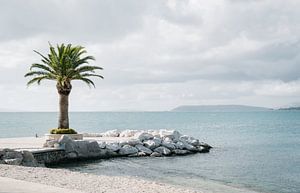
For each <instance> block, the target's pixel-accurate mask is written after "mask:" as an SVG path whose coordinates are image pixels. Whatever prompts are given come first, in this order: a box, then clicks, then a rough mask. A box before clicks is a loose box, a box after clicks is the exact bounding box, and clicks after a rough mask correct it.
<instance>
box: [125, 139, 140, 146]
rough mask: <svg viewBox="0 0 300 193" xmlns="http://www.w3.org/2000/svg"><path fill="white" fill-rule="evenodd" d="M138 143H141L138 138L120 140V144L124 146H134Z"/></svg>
mask: <svg viewBox="0 0 300 193" xmlns="http://www.w3.org/2000/svg"><path fill="white" fill-rule="evenodd" d="M138 144H140V145H141V144H143V143H142V142H141V141H140V140H139V139H130V140H127V141H121V142H120V145H121V146H124V145H131V146H136V145H138Z"/></svg>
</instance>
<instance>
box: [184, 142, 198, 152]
mask: <svg viewBox="0 0 300 193" xmlns="http://www.w3.org/2000/svg"><path fill="white" fill-rule="evenodd" d="M184 145H185V149H187V150H189V151H198V149H197V148H196V147H195V146H193V145H191V144H188V143H186V144H184Z"/></svg>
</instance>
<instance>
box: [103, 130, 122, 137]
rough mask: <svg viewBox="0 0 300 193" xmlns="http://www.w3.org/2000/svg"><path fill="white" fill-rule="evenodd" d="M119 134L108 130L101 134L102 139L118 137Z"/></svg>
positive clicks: (116, 131)
mask: <svg viewBox="0 0 300 193" xmlns="http://www.w3.org/2000/svg"><path fill="white" fill-rule="evenodd" d="M119 135H120V132H119V131H118V130H116V129H115V130H110V131H106V132H105V133H102V136H103V137H119Z"/></svg>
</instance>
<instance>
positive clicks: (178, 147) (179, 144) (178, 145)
mask: <svg viewBox="0 0 300 193" xmlns="http://www.w3.org/2000/svg"><path fill="white" fill-rule="evenodd" d="M175 146H176V148H177V149H184V148H185V144H184V143H183V142H181V141H178V142H177V143H175Z"/></svg>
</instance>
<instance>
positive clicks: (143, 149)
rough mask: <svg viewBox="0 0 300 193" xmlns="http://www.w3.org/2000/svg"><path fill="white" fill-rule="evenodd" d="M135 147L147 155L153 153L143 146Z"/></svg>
mask: <svg viewBox="0 0 300 193" xmlns="http://www.w3.org/2000/svg"><path fill="white" fill-rule="evenodd" d="M135 147H136V148H137V149H138V150H139V152H143V153H145V154H146V155H150V154H151V153H152V150H151V149H149V148H147V147H145V146H143V145H136V146H135Z"/></svg>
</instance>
